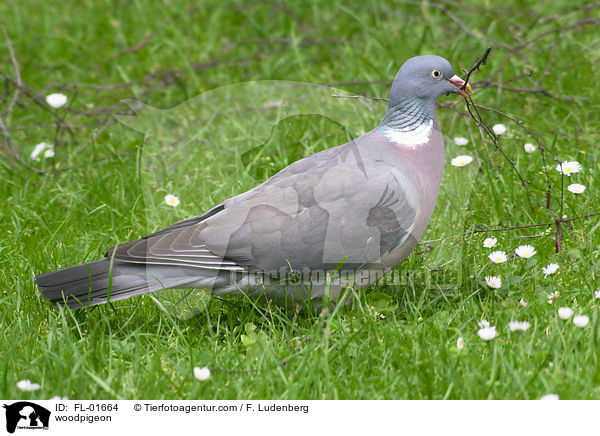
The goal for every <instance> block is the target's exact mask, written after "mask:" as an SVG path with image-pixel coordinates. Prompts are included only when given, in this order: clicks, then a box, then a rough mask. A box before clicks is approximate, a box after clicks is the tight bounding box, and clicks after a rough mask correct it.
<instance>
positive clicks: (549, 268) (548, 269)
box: [542, 263, 558, 277]
mask: <svg viewBox="0 0 600 436" xmlns="http://www.w3.org/2000/svg"><path fill="white" fill-rule="evenodd" d="M556 271H558V265H557V264H555V263H549V264H548V265H546V266H545V267H543V268H542V272H543V273H544V277H548V276H549V275H551V274H554V273H555V272H556Z"/></svg>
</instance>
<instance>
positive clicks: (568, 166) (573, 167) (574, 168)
mask: <svg viewBox="0 0 600 436" xmlns="http://www.w3.org/2000/svg"><path fill="white" fill-rule="evenodd" d="M556 171H558V172H559V173H561V174H564V175H565V176H569V177H570V176H571V174H575V173H578V172H579V171H581V165H579V162H575V161H567V162H563V163H561V164H558V165H556Z"/></svg>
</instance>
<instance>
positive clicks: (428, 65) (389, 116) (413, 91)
mask: <svg viewBox="0 0 600 436" xmlns="http://www.w3.org/2000/svg"><path fill="white" fill-rule="evenodd" d="M464 83H465V82H464V80H462V79H461V78H460V77H458V76H457V75H455V74H454V70H453V69H452V66H451V65H450V62H448V61H447V60H446V59H444V58H442V57H440V56H433V55H427V56H417V57H414V58H410V59H409V60H407V61H406V62H404V64H403V65H402V67H401V68H400V71H398V74H397V75H396V78H395V79H394V83H393V84H392V91H391V93H390V99H389V103H388V109H387V112H386V115H385V118H384V119H383V121H382V122H383V123H384V124H388V125H390V124H391V126H393V127H397V128H404V127H408V130H411V127H412V128H416V127H418V126H419V125H420V124H423V123H428V122H429V121H430V120H431V117H432V116H433V111H434V109H435V102H436V100H437V99H438V98H439V97H440V96H441V95H443V94H448V93H453V94H460V95H462V96H463V97H465V98H466V97H467V93H466V92H465V91H464V90H462V89H460V87H461V86H463V85H464ZM466 89H467V90H469V91H470V90H471V87H470V86H469V85H468V84H467V86H466Z"/></svg>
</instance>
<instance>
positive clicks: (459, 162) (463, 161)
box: [450, 156, 473, 167]
mask: <svg viewBox="0 0 600 436" xmlns="http://www.w3.org/2000/svg"><path fill="white" fill-rule="evenodd" d="M471 162H473V158H472V157H471V156H456V157H455V158H454V159H452V160H451V161H450V163H451V164H452V165H454V166H455V167H464V166H465V165H469V164H470V163H471Z"/></svg>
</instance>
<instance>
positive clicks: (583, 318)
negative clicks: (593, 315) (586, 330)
mask: <svg viewBox="0 0 600 436" xmlns="http://www.w3.org/2000/svg"><path fill="white" fill-rule="evenodd" d="M589 322H590V318H589V317H588V316H587V315H577V316H574V317H573V324H575V325H576V326H577V327H585V326H586V325H588V324H589Z"/></svg>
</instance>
